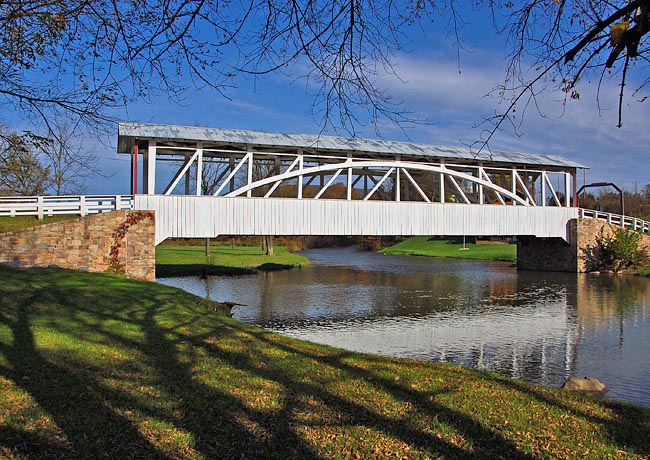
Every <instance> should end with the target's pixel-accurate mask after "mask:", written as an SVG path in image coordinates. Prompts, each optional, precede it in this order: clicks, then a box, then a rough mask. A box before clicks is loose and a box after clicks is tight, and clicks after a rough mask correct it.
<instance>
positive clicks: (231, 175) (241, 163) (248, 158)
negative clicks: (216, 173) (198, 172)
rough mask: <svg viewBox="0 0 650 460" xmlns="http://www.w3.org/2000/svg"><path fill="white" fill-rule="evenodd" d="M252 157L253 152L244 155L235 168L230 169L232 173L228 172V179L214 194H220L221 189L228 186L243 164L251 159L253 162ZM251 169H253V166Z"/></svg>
mask: <svg viewBox="0 0 650 460" xmlns="http://www.w3.org/2000/svg"><path fill="white" fill-rule="evenodd" d="M252 158H253V153H252V152H248V153H247V154H246V155H244V157H243V158H242V159H241V160H240V161H239V163H237V166H235V167H234V168H232V171H230V174H228V177H226V179H225V180H224V181H223V183H222V184H221V185H220V186H219V188H218V189H217V190H216V191H215V192H214V194H213V195H214V196H217V195H219V193H221V191H222V190H223V189H224V188H225V187H226V185H227V184H228V182H230V180H231V179H234V178H235V174H237V171H239V170H240V169H241V167H242V166H243V165H244V164H245V163H246V162H247V161H251V162H252ZM251 169H252V168H251ZM249 185H250V184H249ZM230 193H233V192H230Z"/></svg>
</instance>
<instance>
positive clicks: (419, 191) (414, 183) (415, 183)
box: [402, 168, 431, 203]
mask: <svg viewBox="0 0 650 460" xmlns="http://www.w3.org/2000/svg"><path fill="white" fill-rule="evenodd" d="M402 172H403V173H404V175H405V176H406V178H407V179H408V180H409V181H410V182H411V184H413V187H415V190H417V192H418V193H419V194H420V196H421V197H422V199H423V200H424V201H426V202H427V203H431V200H430V199H429V197H428V196H427V194H426V193H424V191H423V190H422V188H421V187H420V186H419V185H418V183H417V182H415V179H413V176H411V173H409V172H408V170H407V169H404V168H402Z"/></svg>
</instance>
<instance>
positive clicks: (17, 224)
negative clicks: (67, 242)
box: [0, 216, 79, 233]
mask: <svg viewBox="0 0 650 460" xmlns="http://www.w3.org/2000/svg"><path fill="white" fill-rule="evenodd" d="M77 218H79V216H44V217H43V220H38V218H37V217H36V216H16V217H0V233H3V232H17V231H18V230H22V229H24V228H29V227H36V226H37V225H43V224H51V223H53V222H61V221H64V220H71V219H77Z"/></svg>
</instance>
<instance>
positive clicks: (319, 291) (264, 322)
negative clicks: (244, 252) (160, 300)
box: [159, 248, 650, 406]
mask: <svg viewBox="0 0 650 460" xmlns="http://www.w3.org/2000/svg"><path fill="white" fill-rule="evenodd" d="M303 254H304V255H305V256H307V257H309V258H310V259H311V260H312V262H313V265H311V266H309V267H303V268H302V269H300V270H292V271H283V272H268V273H260V274H257V275H247V276H242V277H209V278H208V279H200V278H198V277H192V278H166V279H160V280H159V282H161V283H164V284H169V285H173V286H177V287H181V288H183V289H185V290H187V291H189V292H192V293H194V294H197V295H201V296H204V297H209V298H211V299H213V300H217V301H226V300H228V301H234V302H237V303H242V304H245V305H246V306H245V307H237V308H236V309H235V312H234V313H235V315H234V316H235V318H238V319H241V320H243V321H246V322H249V323H251V324H255V325H259V326H262V327H265V328H267V329H271V330H273V331H276V332H279V333H282V334H285V335H288V336H291V337H296V338H301V339H306V340H311V341H313V342H318V343H323V344H328V345H333V346H337V347H341V348H346V349H349V350H353V351H361V352H369V353H377V354H381V355H387V356H398V357H409V358H417V359H427V360H433V361H445V362H450V363H455V364H460V365H463V366H466V367H472V368H477V369H490V370H494V371H497V372H500V373H502V374H505V375H508V376H512V377H517V378H521V379H523V380H526V381H529V382H533V383H537V384H542V385H550V386H560V385H561V384H562V383H563V382H564V381H565V380H566V378H568V377H569V376H571V375H590V376H594V377H597V378H598V379H600V380H601V381H603V382H604V383H605V384H607V386H608V387H610V391H609V392H608V396H609V397H612V398H617V399H622V400H627V401H631V402H634V403H637V404H642V405H645V406H650V390H648V388H647V386H646V382H650V366H649V365H648V364H647V357H648V356H650V340H648V338H649V337H650V280H648V279H646V278H640V277H632V276H613V275H578V274H567V273H546V272H518V271H517V270H516V269H515V268H513V267H510V266H509V265H508V264H504V263H500V262H482V261H470V260H460V259H441V258H429V257H414V256H388V255H386V256H384V255H381V254H375V253H370V252H360V251H357V250H355V249H353V248H337V249H319V250H310V251H305V252H303Z"/></svg>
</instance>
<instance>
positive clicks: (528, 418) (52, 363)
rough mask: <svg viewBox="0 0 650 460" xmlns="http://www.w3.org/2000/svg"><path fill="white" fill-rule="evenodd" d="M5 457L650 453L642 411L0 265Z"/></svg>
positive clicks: (120, 283) (65, 275)
mask: <svg viewBox="0 0 650 460" xmlns="http://www.w3.org/2000/svg"><path fill="white" fill-rule="evenodd" d="M0 299H1V300H0V302H1V308H0V457H2V458H16V459H18V458H21V459H22V458H34V459H60V458H65V459H79V458H86V459H91V458H92V459H95V458H115V459H118V458H119V459H126V458H143V459H144V458H146V459H216V458H219V459H230V458H233V459H234V458H237V459H242V458H244V459H246V458H250V459H270V458H275V459H293V458H300V459H311V458H313V459H316V458H318V459H328V458H332V459H336V458H364V459H365V458H408V459H418V458H446V459H473V458H482V459H493V458H494V459H498V458H502V459H538V458H539V459H541V458H567V459H569V458H570V459H573V458H582V459H602V458H637V459H641V458H648V456H650V411H648V410H647V409H641V408H637V407H634V406H629V405H624V404H620V403H615V402H611V401H606V400H597V399H590V398H587V397H584V396H580V395H577V394H572V393H566V392H562V391H559V390H555V389H548V388H542V387H537V386H534V385H529V384H525V383H522V382H520V381H516V380H511V379H508V378H504V377H501V376H499V375H497V374H493V373H484V372H478V371H471V370H466V369H463V368H460V367H456V366H452V365H445V364H436V363H430V362H420V361H412V360H403V359H390V358H382V357H377V356H370V355H362V354H357V353H351V352H347V351H343V350H339V349H334V348H329V347H324V346H318V345H314V344H311V343H307V342H302V341H297V340H293V339H289V338H285V337H282V336H279V335H276V334H273V333H271V332H267V331H265V330H263V329H259V328H256V327H252V326H249V325H246V324H243V323H241V322H238V321H235V320H233V319H230V318H228V317H225V316H219V315H217V314H216V313H214V312H212V311H211V310H210V309H207V308H206V306H207V305H209V302H208V301H204V300H201V299H199V298H197V297H194V296H192V295H190V294H187V293H184V292H182V291H179V290H177V289H174V288H170V287H167V286H162V285H159V284H155V283H146V282H139V281H133V280H129V279H126V278H122V277H118V276H107V275H100V274H89V273H81V272H72V271H65V270H54V269H22V270H21V269H13V268H8V267H0Z"/></svg>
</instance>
